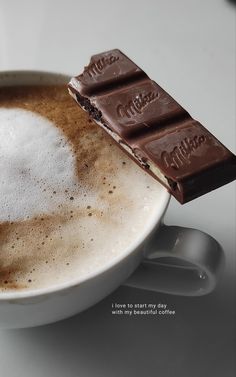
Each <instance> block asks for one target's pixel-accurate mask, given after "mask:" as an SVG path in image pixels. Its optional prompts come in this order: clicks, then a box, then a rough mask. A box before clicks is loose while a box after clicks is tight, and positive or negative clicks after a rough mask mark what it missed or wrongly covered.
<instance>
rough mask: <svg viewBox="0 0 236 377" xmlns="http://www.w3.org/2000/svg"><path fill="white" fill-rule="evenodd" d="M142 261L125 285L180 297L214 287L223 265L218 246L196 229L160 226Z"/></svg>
mask: <svg viewBox="0 0 236 377" xmlns="http://www.w3.org/2000/svg"><path fill="white" fill-rule="evenodd" d="M144 253H145V254H144V255H145V259H144V260H143V262H142V263H141V265H140V266H139V267H138V268H137V270H136V271H135V272H134V274H133V275H132V276H130V278H129V279H128V280H127V281H126V282H125V285H127V286H131V287H135V288H141V289H147V290H152V291H158V292H163V293H168V294H174V295H182V296H201V295H205V294H208V293H210V292H211V291H213V289H214V288H215V286H216V283H217V280H218V277H219V275H220V272H221V270H222V268H223V266H224V259H225V257H224V252H223V249H222V247H221V245H220V244H219V243H218V242H217V241H216V240H215V239H214V238H212V237H211V236H210V235H208V234H206V233H203V232H201V231H199V230H196V229H191V228H183V227H179V226H167V225H164V224H162V225H161V226H160V228H159V229H158V231H157V233H155V234H154V236H153V237H152V238H151V241H150V242H149V243H148V244H147V245H146V247H145V250H144Z"/></svg>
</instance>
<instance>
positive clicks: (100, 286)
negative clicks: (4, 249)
mask: <svg viewBox="0 0 236 377" xmlns="http://www.w3.org/2000/svg"><path fill="white" fill-rule="evenodd" d="M68 81H69V77H68V76H67V75H61V74H56V73H48V72H34V71H14V72H2V73H0V88H1V87H7V86H9V87H10V86H18V85H19V86H20V85H23V86H25V85H61V84H65V83H67V82H68ZM65 111H66V109H65ZM157 191H158V201H157V203H156V204H155V203H153V204H154V206H153V207H155V211H153V212H152V216H150V218H148V219H145V224H144V226H143V229H142V234H140V233H139V234H137V235H136V236H135V239H134V241H133V242H132V244H131V245H129V247H128V248H127V249H125V250H124V252H122V254H121V255H118V256H115V257H114V258H113V259H111V260H109V261H108V262H107V263H105V264H104V265H103V266H100V267H99V268H96V269H95V270H94V271H90V272H89V273H88V274H87V275H86V277H83V278H82V279H81V278H80V277H79V276H78V277H77V278H76V279H72V280H71V279H68V280H67V281H65V282H63V283H60V284H53V285H52V286H48V287H44V288H42V289H27V290H14V289H13V290H11V291H8V290H7V291H5V292H4V291H3V292H0V327H4V328H9V327H11V328H12V327H28V326H36V325H41V324H45V323H50V322H55V321H57V320H60V319H63V318H66V317H69V316H71V315H73V314H76V313H78V312H80V311H82V310H84V309H86V308H88V307H89V306H91V305H93V304H95V303H96V302H98V301H99V300H101V299H102V298H104V297H105V296H106V295H108V294H109V293H110V292H112V291H113V290H114V289H115V288H117V287H118V286H119V285H120V284H121V283H122V282H124V281H125V280H126V279H127V278H128V277H129V276H130V275H131V273H132V272H133V271H134V270H135V269H136V267H137V266H138V265H139V263H140V262H141V260H142V259H143V257H144V245H145V244H146V243H147V241H148V240H149V239H150V237H151V235H152V233H153V232H154V230H155V229H156V228H158V227H159V224H160V221H161V219H162V217H163V214H164V212H165V210H166V208H167V205H168V202H169V194H168V193H167V191H166V190H165V189H164V188H163V187H162V186H160V185H159V184H157ZM3 257H4V256H3ZM0 269H1V266H0Z"/></svg>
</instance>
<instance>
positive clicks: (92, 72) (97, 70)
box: [84, 55, 119, 77]
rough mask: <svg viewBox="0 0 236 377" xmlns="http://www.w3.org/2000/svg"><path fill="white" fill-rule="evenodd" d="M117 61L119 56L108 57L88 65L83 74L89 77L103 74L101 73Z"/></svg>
mask: <svg viewBox="0 0 236 377" xmlns="http://www.w3.org/2000/svg"><path fill="white" fill-rule="evenodd" d="M117 60H119V56H115V55H110V56H104V57H103V58H101V59H99V60H96V61H94V62H92V63H90V64H89V65H88V66H87V67H85V68H84V74H85V73H86V74H88V75H89V77H94V76H97V75H100V74H102V73H103V71H104V70H105V69H106V68H107V67H109V66H110V65H112V64H114V63H115V62H116V61H117Z"/></svg>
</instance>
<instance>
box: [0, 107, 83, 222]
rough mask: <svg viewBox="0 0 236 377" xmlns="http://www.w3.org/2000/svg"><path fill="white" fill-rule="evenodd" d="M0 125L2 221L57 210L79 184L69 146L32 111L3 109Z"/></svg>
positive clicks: (44, 120) (52, 127) (50, 125)
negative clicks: (69, 192)
mask: <svg viewBox="0 0 236 377" xmlns="http://www.w3.org/2000/svg"><path fill="white" fill-rule="evenodd" d="M0 125H1V127H0V171H1V176H0V208H1V212H0V221H4V220H9V221H13V220H21V219H24V218H26V217H29V216H30V217H33V216H35V215H38V214H39V213H49V212H51V211H52V210H53V209H56V208H57V206H58V205H59V204H60V203H61V202H63V200H64V197H65V190H68V189H71V190H72V189H73V188H74V185H75V184H76V180H75V158H74V157H73V155H72V153H71V145H70V143H69V142H68V141H67V140H66V139H65V137H64V135H63V134H62V132H60V131H59V130H58V129H57V128H56V127H55V126H54V125H53V124H52V122H50V121H49V120H47V119H46V118H44V117H42V116H40V115H37V114H36V113H33V112H30V111H26V110H22V109H4V108H0ZM55 192H56V193H57V195H53V193H55ZM67 196H68V195H67Z"/></svg>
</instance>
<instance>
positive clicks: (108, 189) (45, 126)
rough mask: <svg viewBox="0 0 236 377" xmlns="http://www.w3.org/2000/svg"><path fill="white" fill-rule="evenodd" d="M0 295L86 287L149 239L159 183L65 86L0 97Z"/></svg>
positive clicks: (4, 91) (10, 90)
mask: <svg viewBox="0 0 236 377" xmlns="http://www.w3.org/2000/svg"><path fill="white" fill-rule="evenodd" d="M0 170H1V176H0V291H10V290H27V289H39V288H43V287H49V286H55V285H57V284H61V283H64V282H66V281H71V280H74V279H79V278H81V279H83V278H84V277H86V275H88V274H89V273H91V272H96V270H97V269H99V268H101V267H103V266H105V265H106V264H107V263H110V262H111V261H112V260H113V259H115V258H117V257H118V256H119V255H121V254H122V253H123V252H125V250H126V249H127V248H128V247H129V246H131V245H132V244H133V243H134V242H135V240H136V239H137V238H138V237H139V236H140V235H141V234H142V233H143V232H145V229H147V227H148V224H149V223H150V222H151V219H152V218H153V216H154V215H155V209H154V207H153V203H155V202H157V201H158V195H159V193H160V191H161V188H160V186H159V184H158V183H157V182H156V181H155V180H154V179H153V178H151V177H150V176H149V175H147V174H146V173H144V172H143V171H142V170H141V169H140V168H139V167H137V166H136V164H135V163H134V162H133V161H132V160H130V158H128V157H126V155H125V154H124V153H123V152H122V151H121V150H120V149H119V148H118V147H117V146H116V144H115V143H114V142H113V141H112V140H111V139H110V138H109V136H107V135H106V133H105V132H104V131H103V130H101V129H100V128H99V127H98V126H96V125H95V124H94V123H93V122H92V121H91V120H90V119H89V118H88V116H87V114H85V113H84V111H82V110H81V109H80V108H79V107H78V106H77V105H76V104H75V103H74V102H73V100H72V99H71V98H70V96H69V95H68V92H67V88H66V86H65V85H50V86H43V85H33V86H29V85H27V86H14V87H13V86H12V87H4V88H0Z"/></svg>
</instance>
